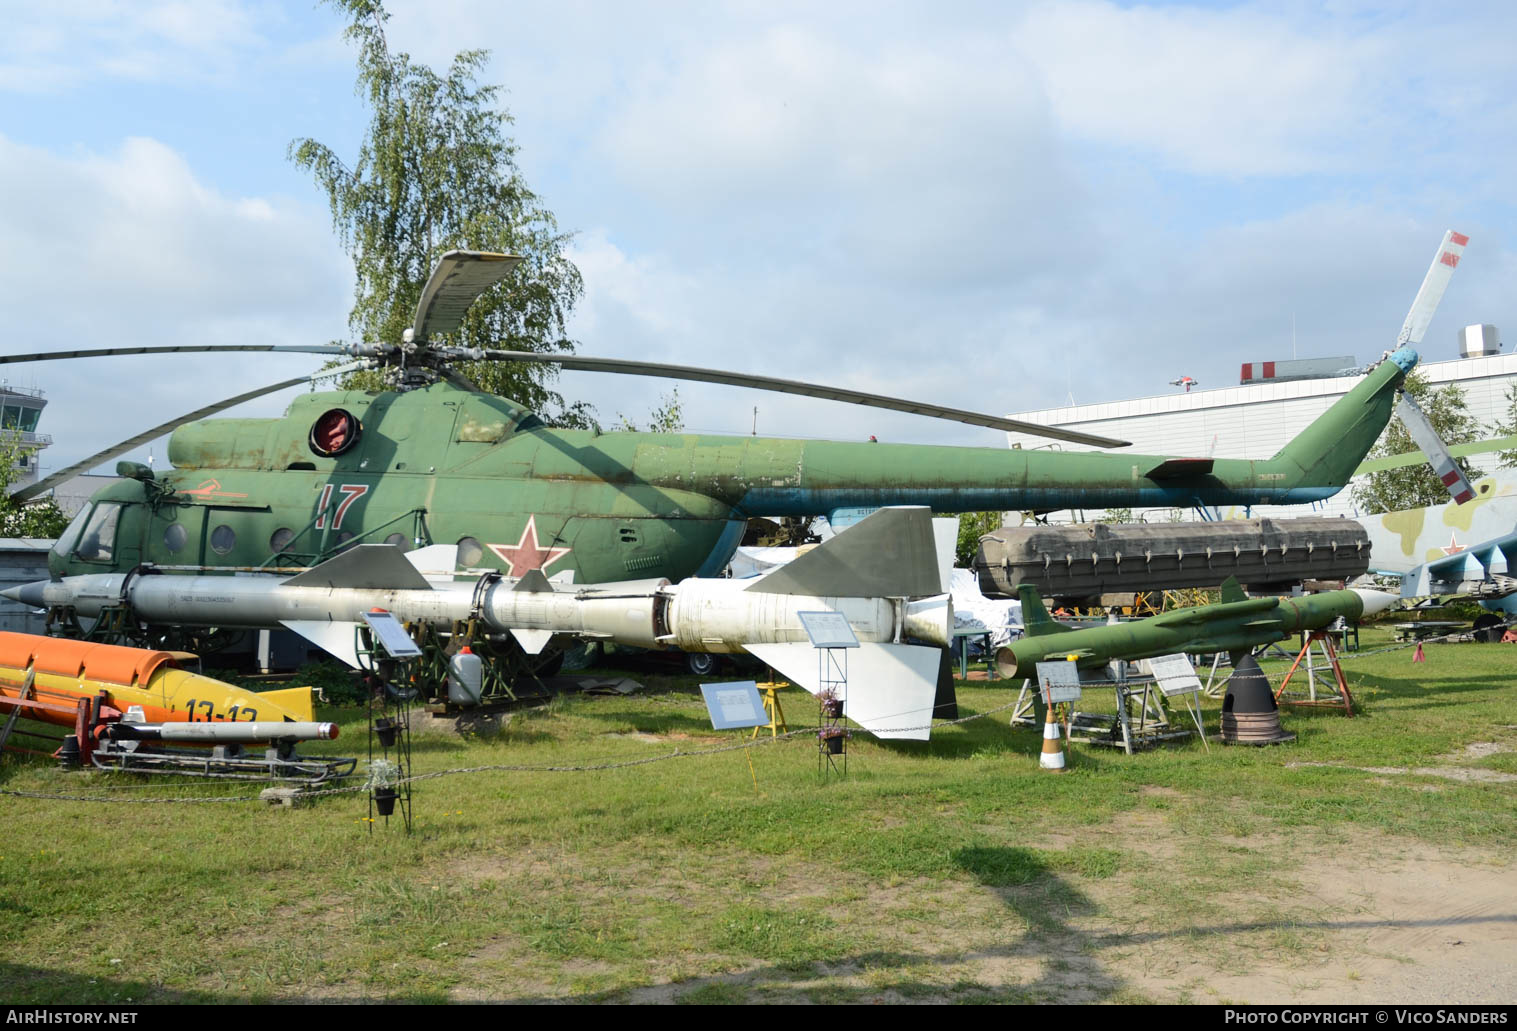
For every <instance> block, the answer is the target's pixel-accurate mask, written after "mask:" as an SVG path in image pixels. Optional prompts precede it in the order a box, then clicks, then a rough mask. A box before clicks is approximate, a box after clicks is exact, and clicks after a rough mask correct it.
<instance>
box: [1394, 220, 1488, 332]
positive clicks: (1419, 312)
mask: <svg viewBox="0 0 1517 1031" xmlns="http://www.w3.org/2000/svg"><path fill="white" fill-rule="evenodd" d="M1469 242H1470V238H1469V237H1468V236H1465V235H1464V234H1463V233H1456V232H1454V230H1452V229H1450V230H1449V231H1448V232H1446V233H1444V234H1443V242H1442V243H1440V244H1439V245H1438V251H1437V253H1435V254H1434V255H1433V263H1432V265H1430V266H1429V267H1428V270H1427V275H1426V276H1424V277H1423V279H1422V288H1421V289H1419V290H1418V291H1417V298H1416V300H1414V301H1412V310H1411V311H1409V312H1407V313H1406V322H1404V323H1402V326H1401V335H1400V336H1398V337H1397V338H1396V346H1397V347H1417V346H1418V345H1420V344H1421V343H1422V336H1423V334H1425V333H1426V332H1427V327H1428V323H1430V322H1432V321H1433V313H1434V312H1435V311H1437V310H1438V302H1439V301H1441V300H1443V291H1445V290H1447V289H1448V285H1449V279H1450V278H1451V277H1452V276H1453V274H1454V269H1456V268H1458V266H1459V261H1460V259H1461V258H1463V257H1464V248H1465V245H1466V244H1468V243H1469Z"/></svg>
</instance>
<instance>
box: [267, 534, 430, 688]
mask: <svg viewBox="0 0 1517 1031" xmlns="http://www.w3.org/2000/svg"><path fill="white" fill-rule="evenodd" d="M391 550H392V551H393V550H394V549H393V548H392V549H391ZM402 561H403V560H402ZM318 568H319V567H318ZM280 623H281V624H283V625H284V626H285V627H287V628H289V629H290V630H293V631H295V632H296V633H297V634H299V635H300V636H301V637H304V638H305V639H306V640H307V641H310V642H311V643H312V644H314V645H315V646H316V647H318V648H320V649H321V650H322V651H324V652H326V653H327V654H329V655H331V656H333V657H334V658H337V659H340V660H342V661H343V662H345V663H347V664H348V666H349V667H350V668H352V669H358V668H359V667H358V638H357V634H356V631H357V630H358V624H357V623H348V622H342V621H338V622H329V621H328V620H325V619H282V620H280Z"/></svg>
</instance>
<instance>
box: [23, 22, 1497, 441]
mask: <svg viewBox="0 0 1517 1031" xmlns="http://www.w3.org/2000/svg"><path fill="white" fill-rule="evenodd" d="M389 7H390V9H391V11H392V14H393V18H392V21H391V22H390V25H389V38H390V41H391V45H392V46H393V47H395V48H396V49H401V50H406V51H408V52H409V53H411V55H412V56H413V57H414V58H416V59H418V60H423V61H426V62H428V63H431V64H433V65H434V66H436V67H439V68H441V67H443V66H445V65H446V64H447V62H448V61H449V60H450V59H451V57H452V55H453V54H454V53H455V52H457V51H458V50H460V49H466V48H474V47H479V48H487V49H489V50H490V51H491V53H492V57H491V61H490V64H489V71H488V74H487V76H486V77H485V78H486V81H490V82H497V83H500V84H501V85H503V86H504V87H505V92H504V94H503V99H504V103H505V105H506V106H507V107H508V108H509V111H510V113H511V115H512V116H513V117H514V118H515V126H514V130H513V132H514V137H515V140H516V142H517V144H518V145H519V148H520V150H519V154H518V159H519V162H520V165H521V168H522V170H523V172H524V174H525V177H526V179H527V181H528V182H529V183H530V184H531V186H532V187H533V189H535V190H536V191H537V193H538V194H539V195H540V196H541V198H542V200H543V202H544V204H545V205H546V206H547V207H548V208H549V209H550V210H552V211H553V212H554V213H555V214H556V215H557V217H558V220H559V222H560V224H561V226H562V227H563V228H566V229H570V230H573V231H574V232H575V233H576V234H577V235H576V237H575V243H574V250H573V258H574V260H575V261H576V262H577V263H578V265H579V267H580V269H581V271H582V273H583V275H584V279H585V290H586V295H585V298H584V300H583V302H582V303H581V305H580V307H579V308H578V310H577V312H576V316H575V322H574V327H573V332H574V336H575V337H576V339H577V340H578V341H579V342H580V350H581V351H582V352H583V353H586V354H594V355H606V356H613V357H636V358H646V359H650V360H655V361H665V362H679V363H691V364H706V365H711V366H716V367H726V368H733V369H741V370H751V371H757V372H764V373H769V374H777V375H784V376H788V377H792V378H799V379H813V380H820V381H825V382H834V383H840V384H846V385H849V386H852V387H857V388H860V389H865V390H871V391H876V392H881V393H895V394H899V395H904V396H907V397H911V398H917V399H922V400H929V401H937V402H942V403H951V404H959V405H962V406H964V407H969V408H975V409H978V410H983V411H992V412H1003V413H1004V412H1015V411H1022V410H1028V409H1036V408H1042V407H1049V406H1053V405H1057V404H1062V403H1064V402H1065V401H1066V400H1067V399H1068V398H1070V397H1071V396H1072V397H1073V398H1074V399H1075V400H1077V401H1080V402H1089V401H1098V400H1109V399H1116V398H1123V397H1135V396H1143V395H1148V394H1158V393H1165V392H1168V391H1170V390H1172V389H1174V388H1172V387H1170V386H1169V385H1168V383H1167V381H1168V380H1171V379H1175V378H1177V377H1179V376H1181V375H1190V376H1193V377H1195V378H1196V379H1198V380H1200V381H1201V383H1202V384H1203V386H1220V385H1226V384H1228V383H1232V382H1236V377H1237V372H1238V365H1239V363H1240V362H1243V361H1249V360H1259V359H1271V358H1288V357H1290V356H1291V354H1292V347H1293V339H1292V325H1293V323H1294V327H1295V339H1294V347H1295V349H1296V351H1297V352H1298V353H1299V354H1300V355H1301V356H1302V357H1307V356H1314V355H1340V354H1353V355H1355V356H1356V357H1357V358H1359V359H1360V360H1367V359H1370V358H1372V357H1375V356H1378V355H1379V353H1380V352H1381V351H1382V350H1384V349H1385V348H1386V347H1388V346H1389V345H1390V344H1391V343H1392V342H1393V341H1394V339H1395V336H1396V333H1397V331H1398V330H1399V328H1400V326H1401V322H1402V319H1403V317H1404V316H1405V314H1406V309H1407V307H1408V305H1409V304H1410V303H1411V299H1412V296H1413V294H1414V293H1415V291H1416V288H1417V286H1418V284H1419V283H1420V281H1421V278H1422V275H1423V273H1424V271H1425V270H1426V268H1427V264H1428V262H1429V260H1430V259H1431V258H1432V255H1433V251H1434V250H1435V248H1436V245H1437V243H1438V241H1439V238H1440V236H1441V234H1442V233H1443V231H1444V229H1446V228H1455V229H1458V230H1460V231H1462V232H1465V233H1467V234H1469V235H1470V237H1471V243H1470V246H1469V249H1468V251H1467V254H1466V260H1465V262H1464V263H1463V264H1462V265H1461V267H1460V269H1459V273H1458V275H1456V276H1455V277H1454V281H1453V285H1452V286H1451V287H1450V289H1449V292H1448V295H1447V296H1446V298H1445V300H1444V303H1443V307H1442V309H1441V310H1440V312H1439V315H1438V317H1437V319H1436V320H1435V321H1434V323H1433V325H1432V328H1431V330H1430V332H1429V334H1428V338H1427V341H1426V344H1425V346H1424V352H1425V353H1426V354H1428V355H1429V356H1430V357H1438V358H1443V357H1449V356H1452V354H1453V353H1454V347H1455V344H1454V334H1455V331H1456V330H1457V329H1458V328H1459V327H1460V326H1462V325H1464V324H1466V323H1471V322H1491V323H1495V324H1497V325H1498V326H1501V327H1502V328H1503V330H1504V331H1505V334H1506V336H1507V337H1508V338H1509V339H1511V340H1513V342H1514V343H1517V312H1514V311H1513V308H1514V306H1517V297H1514V292H1513V290H1512V284H1513V280H1514V273H1517V236H1514V231H1517V217H1514V216H1517V211H1514V204H1513V197H1512V189H1511V186H1510V178H1511V170H1512V168H1513V167H1514V161H1513V158H1514V154H1513V153H1512V152H1513V149H1514V146H1517V132H1514V129H1517V111H1514V105H1517V88H1514V87H1517V81H1514V80H1517V71H1514V69H1517V62H1514V61H1513V59H1512V54H1511V41H1512V40H1513V39H1514V38H1517V7H1513V6H1512V5H1509V4H1503V3H1478V2H1476V3H1462V4H1458V5H1442V4H1433V3H1426V4H1422V3H1381V4H1375V5H1370V4H1360V3H1354V2H1329V3H1325V4H1323V3H1305V2H1303V3H1290V2H1285V3H1273V4H1268V5H1264V4H1248V3H1238V4H1194V3H1190V4H1186V3H1175V4H1162V3H1161V4H1146V5H1133V4H1122V3H1109V2H1105V0H1068V2H1059V3H1026V4H1019V3H1013V2H1005V0H1002V2H991V3H943V2H935V3H931V4H928V3H926V2H919V3H912V4H887V3H881V2H878V0H871V2H868V3H856V4H855V3H847V2H842V0H832V2H829V3H827V4H825V5H818V4H814V3H790V2H786V0H764V2H762V3H760V2H731V3H725V4H723V3H715V2H696V3H688V4H685V3H678V2H673V0H670V2H664V3H647V4H639V5H633V4H613V3H609V2H601V3H574V2H563V0H558V2H554V3H543V4H534V3H526V2H521V3H512V4H503V3H500V2H498V0H429V2H427V3H420V2H410V0H391V2H390V4H389ZM0 24H3V25H5V27H6V30H5V32H4V33H0V311H3V312H4V313H5V315H6V316H7V321H8V324H9V328H10V336H11V341H10V343H9V344H7V345H6V346H7V347H8V348H9V349H11V350H43V349H54V348H57V349H62V348H66V347H73V346H102V345H132V344H150V343H177V342H185V343H189V342H212V343H234V342H250V341H273V342H316V343H320V342H326V341H330V340H333V339H337V338H342V337H344V336H345V335H346V332H347V329H346V316H347V310H348V307H349V305H350V303H351V292H352V279H351V272H350V265H349V262H348V259H347V257H346V256H345V255H344V254H343V252H342V251H341V249H340V248H339V247H338V245H337V242H336V239H335V237H334V235H333V233H332V230H331V223H330V218H329V215H328V212H327V209H326V206H325V202H324V199H323V198H322V197H321V195H319V194H318V192H317V190H316V188H315V186H314V185H313V183H312V182H311V181H310V179H309V178H308V177H307V176H306V175H305V174H304V173H302V172H300V171H299V170H298V169H296V168H294V167H293V166H292V165H290V164H289V163H288V162H287V161H286V160H285V156H284V155H285V149H286V146H287V145H288V143H289V141H290V140H291V139H293V138H295V137H299V136H311V137H314V138H316V139H318V140H321V141H323V142H325V143H327V144H329V145H331V146H332V147H334V148H335V149H336V150H337V151H338V152H339V153H340V154H342V155H344V156H346V157H349V158H351V157H352V156H354V155H355V154H356V151H357V146H358V140H359V138H360V134H361V133H362V131H363V127H364V125H365V123H366V121H367V118H368V113H367V111H366V110H365V109H364V108H363V107H362V105H361V104H360V103H359V101H358V100H357V99H356V98H355V96H354V94H353V90H352V82H353V54H352V52H351V50H350V49H349V47H348V46H347V44H345V43H344V41H343V40H342V38H341V30H342V28H343V23H342V20H341V17H340V16H339V14H338V13H337V12H336V11H334V10H332V9H331V8H329V7H325V6H315V7H313V6H312V5H310V4H309V3H307V2H304V0H291V2H289V3H282V2H253V0H162V2H160V0H132V2H125V0H121V2H116V0H74V2H58V3H49V4H37V3H33V2H22V0H0ZM314 367H315V363H314V362H313V361H312V360H310V359H305V358H284V359H271V358H269V357H267V356H258V357H248V358H242V359H238V358H215V359H212V358H203V359H194V358H174V359H167V358H166V359H152V360H149V359H134V358H115V359H108V360H98V361H92V362H88V363H86V362H74V363H69V364H67V365H64V364H61V363H60V364H51V365H47V366H31V367H20V366H12V367H9V369H8V370H7V371H8V374H9V376H10V380H11V382H13V383H22V384H25V385H31V384H36V385H38V386H41V387H43V388H44V389H45V390H46V391H47V392H48V397H49V401H50V404H49V408H48V411H47V414H46V416H45V418H44V423H43V425H42V427H41V428H42V429H44V430H46V431H47V432H50V433H52V434H53V436H54V437H55V440H56V444H55V446H54V447H53V448H52V449H51V451H49V452H48V453H47V455H46V456H45V458H44V468H48V467H53V468H56V467H59V466H61V465H63V464H67V462H68V461H70V460H73V459H77V458H79V457H82V456H83V455H85V454H88V453H89V452H90V451H92V450H95V449H97V448H98V447H101V446H104V445H105V444H106V443H109V442H112V441H114V440H117V439H121V438H124V437H127V436H130V435H131V434H133V433H135V432H137V431H139V430H141V429H143V428H145V427H146V426H149V425H152V424H153V423H154V422H157V421H162V420H163V419H165V418H167V417H168V416H170V415H171V414H173V413H175V412H179V411H188V410H190V409H192V408H195V407H197V406H198V405H200V404H203V403H205V402H206V401H208V400H213V399H216V398H219V397H223V396H227V395H230V394H233V393H237V392H240V391H241V390H245V389H248V388H249V387H251V386H252V385H256V384H257V383H259V382H262V381H268V382H272V381H275V380H278V379H281V378H285V377H287V376H290V375H294V374H296V373H298V372H300V371H302V370H303V369H307V368H314ZM668 387H669V384H667V383H660V382H658V381H651V380H627V379H621V378H616V377H605V376H594V375H591V374H585V373H574V374H566V375H565V376H564V378H563V380H562V382H561V389H562V390H563V392H564V393H565V394H566V395H569V396H570V397H575V398H584V399H586V400H589V401H591V402H592V403H593V404H595V405H596V406H597V408H598V409H599V411H600V413H601V415H602V417H603V418H604V419H606V420H608V421H612V420H614V416H615V414H616V413H617V412H626V413H627V414H629V415H632V416H634V417H639V418H640V417H643V416H644V415H645V414H646V413H647V412H648V411H649V410H650V409H651V408H653V407H654V406H655V405H656V404H657V401H658V396H659V394H660V393H661V392H662V391H665V390H667V389H668ZM289 396H290V395H289V394H288V393H286V394H284V395H278V396H276V397H274V398H271V399H268V400H266V401H263V402H258V403H255V404H252V405H248V406H245V407H244V408H243V409H240V410H239V412H238V414H250V415H272V414H277V413H278V412H279V411H281V410H282V408H283V406H284V404H285V403H287V402H288V399H289ZM680 396H681V397H682V399H683V400H684V404H685V416H686V424H687V426H688V427H690V428H692V429H698V430H707V431H714V432H733V433H746V432H748V431H749V430H750V429H751V428H752V424H753V420H754V415H753V408H754V407H755V406H757V407H758V409H759V412H758V417H757V420H758V429H759V432H760V433H769V434H785V435H797V436H801V435H804V436H831V437H837V438H841V439H860V438H862V437H864V436H866V435H868V434H870V433H874V434H877V435H878V436H879V437H880V438H881V439H889V440H910V441H920V442H924V443H961V444H984V445H991V446H1000V445H1001V444H1002V443H1003V438H1002V437H1001V436H1000V435H999V434H997V433H995V432H993V431H990V430H980V429H974V428H969V427H963V426H960V425H958V424H952V423H937V422H933V421H931V420H926V419H921V418H917V417H912V416H904V415H894V414H887V413H880V412H873V411H861V410H857V409H852V408H849V407H848V406H843V405H839V404H834V403H830V402H822V401H812V400H802V399H791V398H783V397H779V396H777V395H769V394H760V393H756V392H750V391H740V390H733V389H730V388H718V387H711V386H704V385H696V384H690V385H686V386H683V387H681V388H680ZM1198 447H1199V448H1204V442H1198ZM157 453H158V455H160V456H161V455H162V453H163V449H162V445H161V444H160V445H159V447H158V448H157ZM160 461H161V458H160Z"/></svg>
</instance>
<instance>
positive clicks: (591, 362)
mask: <svg viewBox="0 0 1517 1031" xmlns="http://www.w3.org/2000/svg"><path fill="white" fill-rule="evenodd" d="M479 354H480V356H481V357H483V358H485V359H487V360H490V361H502V362H537V363H540V364H544V365H558V366H561V367H562V368H565V369H578V370H581V371H584V372H619V373H622V374H624V375H628V376H657V377H662V378H666V379H685V380H695V381H698V382H701V383H721V384H724V385H726V386H729V387H753V388H754V389H757V390H772V391H775V392H776V393H780V394H802V395H804V396H806V397H820V398H825V399H826V400H828V401H846V402H848V403H849V404H856V405H868V406H870V407H872V408H888V409H891V410H892V411H897V412H910V413H911V414H913V415H927V416H931V417H932V418H935V419H951V420H953V421H955V422H963V423H968V424H969V425H971V426H988V427H990V428H991V429H996V430H1007V431H1010V432H1013V433H1029V434H1033V435H1036V436H1039V437H1050V438H1052V439H1054V440H1064V441H1069V442H1070V443H1074V444H1089V445H1091V446H1092V447H1100V448H1112V447H1127V446H1128V445H1129V444H1130V443H1131V441H1126V440H1113V439H1112V438H1110V437H1098V436H1096V435H1095V434H1092V433H1081V432H1080V431H1078V430H1066V429H1060V428H1059V427H1057V426H1040V425H1038V424H1037V423H1031V422H1023V421H1021V420H1020V419H1007V418H1003V417H1001V416H995V415H982V414H980V413H979V412H970V411H965V410H964V409H961V408H948V407H945V406H943V405H936V404H930V403H928V402H925V401H906V400H903V399H901V398H897V397H886V396H884V395H883V394H868V393H865V392H863V391H861V390H848V389H847V388H845V387H830V386H824V385H822V384H818V383H803V382H801V381H799V380H792V379H780V378H778V377H775V376H757V375H753V374H751V373H745V372H723V371H721V370H720V369H706V368H701V367H699V366H695V365H663V364H660V363H658V362H638V361H631V360H629V359H625V358H589V357H585V356H583V355H577V354H574V355H558V354H537V353H536V352H533V351H495V350H484V351H481V352H479Z"/></svg>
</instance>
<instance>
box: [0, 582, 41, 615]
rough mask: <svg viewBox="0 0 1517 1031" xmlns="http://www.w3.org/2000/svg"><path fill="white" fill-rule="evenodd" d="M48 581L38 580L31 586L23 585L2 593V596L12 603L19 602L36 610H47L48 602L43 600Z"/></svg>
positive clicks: (0, 593) (30, 584) (0, 592)
mask: <svg viewBox="0 0 1517 1031" xmlns="http://www.w3.org/2000/svg"><path fill="white" fill-rule="evenodd" d="M48 583H49V581H47V580H36V581H33V582H32V583H29V584H21V585H20V586H18V587H12V588H9V589H8V590H4V591H0V595H3V596H4V597H7V598H9V599H10V600H11V601H19V602H20V603H21V604H23V605H30V606H31V607H32V608H34V609H43V608H47V602H45V601H43V600H42V589H43V588H45V587H46V586H47V585H48Z"/></svg>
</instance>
